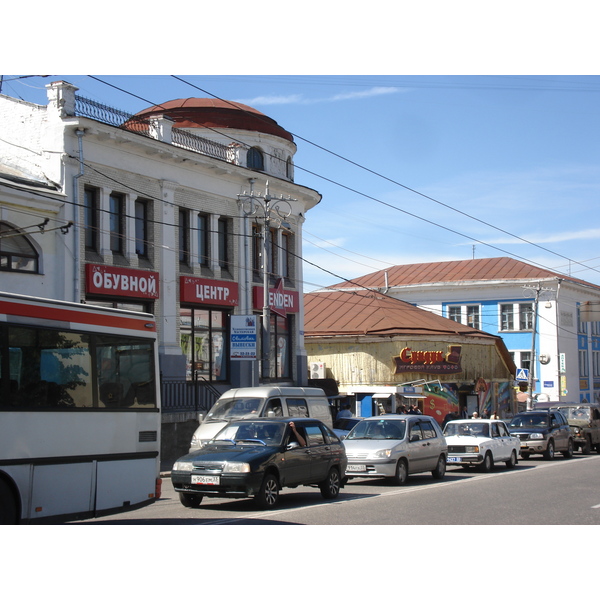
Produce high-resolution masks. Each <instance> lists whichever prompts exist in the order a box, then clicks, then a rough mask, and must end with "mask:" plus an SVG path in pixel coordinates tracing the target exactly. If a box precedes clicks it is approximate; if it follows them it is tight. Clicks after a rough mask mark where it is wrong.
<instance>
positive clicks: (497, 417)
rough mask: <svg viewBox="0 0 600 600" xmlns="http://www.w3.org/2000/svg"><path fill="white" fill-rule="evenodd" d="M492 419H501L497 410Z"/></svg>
mask: <svg viewBox="0 0 600 600" xmlns="http://www.w3.org/2000/svg"><path fill="white" fill-rule="evenodd" d="M491 418H492V419H494V420H498V419H500V417H499V416H498V411H497V410H495V411H494V413H493V414H492V416H491Z"/></svg>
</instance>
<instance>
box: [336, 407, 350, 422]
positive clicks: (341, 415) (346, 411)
mask: <svg viewBox="0 0 600 600" xmlns="http://www.w3.org/2000/svg"><path fill="white" fill-rule="evenodd" d="M353 416H354V415H353V414H352V411H351V410H350V405H349V404H344V405H343V406H342V410H340V411H339V412H338V414H337V416H336V419H349V418H350V417H353Z"/></svg>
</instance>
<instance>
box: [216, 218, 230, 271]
mask: <svg viewBox="0 0 600 600" xmlns="http://www.w3.org/2000/svg"><path fill="white" fill-rule="evenodd" d="M218 238H219V267H221V269H226V270H227V269H228V268H229V221H228V220H227V219H223V218H221V219H219V224H218Z"/></svg>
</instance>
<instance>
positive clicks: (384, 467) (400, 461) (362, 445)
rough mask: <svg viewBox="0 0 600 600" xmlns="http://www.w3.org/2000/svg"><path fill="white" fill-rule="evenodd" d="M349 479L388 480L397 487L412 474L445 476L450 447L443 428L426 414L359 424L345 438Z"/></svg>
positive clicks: (388, 417) (388, 416)
mask: <svg viewBox="0 0 600 600" xmlns="http://www.w3.org/2000/svg"><path fill="white" fill-rule="evenodd" d="M344 447H345V448H346V456H347V457H348V466H347V467H346V477H348V478H352V477H388V478H391V480H392V481H393V482H394V483H395V484H396V485H402V484H404V483H405V482H406V480H407V478H408V476H409V474H412V473H423V472H426V471H430V472H431V474H432V475H433V477H434V478H435V479H441V478H442V477H444V475H445V474H446V460H447V457H448V446H447V443H446V438H445V437H444V435H443V433H442V430H441V429H440V426H439V425H438V424H437V422H436V421H435V419H433V418H432V417H428V416H426V415H380V416H378V417H368V418H366V419H363V420H362V421H361V422H360V423H358V424H357V425H356V426H355V427H354V429H352V431H351V432H350V433H349V434H348V435H347V436H346V438H345V439H344Z"/></svg>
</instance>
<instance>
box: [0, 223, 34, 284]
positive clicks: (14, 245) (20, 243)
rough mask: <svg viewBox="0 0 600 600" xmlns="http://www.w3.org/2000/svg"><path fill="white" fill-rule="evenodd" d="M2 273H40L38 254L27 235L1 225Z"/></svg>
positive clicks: (0, 259) (0, 250)
mask: <svg viewBox="0 0 600 600" xmlns="http://www.w3.org/2000/svg"><path fill="white" fill-rule="evenodd" d="M0 271H21V272H23V273H37V272H38V253H37V252H36V250H35V248H34V247H33V244H32V243H31V242H30V241H29V238H28V236H27V234H26V233H23V232H21V231H19V230H18V229H15V228H14V227H12V226H11V225H9V224H8V223H0Z"/></svg>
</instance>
